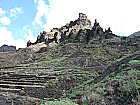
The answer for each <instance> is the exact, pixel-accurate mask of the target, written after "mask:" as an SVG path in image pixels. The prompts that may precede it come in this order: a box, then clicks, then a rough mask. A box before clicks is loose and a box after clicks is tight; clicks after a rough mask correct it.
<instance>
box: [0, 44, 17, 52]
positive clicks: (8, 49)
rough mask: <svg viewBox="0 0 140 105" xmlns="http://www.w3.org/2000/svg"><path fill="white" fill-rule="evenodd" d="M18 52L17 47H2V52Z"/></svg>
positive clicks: (0, 48)
mask: <svg viewBox="0 0 140 105" xmlns="http://www.w3.org/2000/svg"><path fill="white" fill-rule="evenodd" d="M9 51H16V46H8V45H3V46H1V47H0V52H9Z"/></svg>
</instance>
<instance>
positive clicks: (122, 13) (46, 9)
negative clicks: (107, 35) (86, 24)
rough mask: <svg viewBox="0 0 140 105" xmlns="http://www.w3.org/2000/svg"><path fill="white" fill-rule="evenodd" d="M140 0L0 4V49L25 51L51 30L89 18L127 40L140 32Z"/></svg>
mask: <svg viewBox="0 0 140 105" xmlns="http://www.w3.org/2000/svg"><path fill="white" fill-rule="evenodd" d="M139 3H140V1H139V0H123V1H122V0H117V1H113V0H104V1H102V0H82V1H80V0H59V1H58V0H0V46H1V45H3V44H8V45H16V46H17V48H22V47H26V42H27V41H28V40H31V41H35V40H36V37H37V35H38V34H39V33H40V32H41V31H43V30H46V31H49V30H50V29H52V28H56V27H58V28H60V27H61V26H63V25H65V24H66V23H68V22H70V21H73V20H75V19H77V18H78V13H79V12H83V13H85V14H87V16H88V18H89V19H90V20H91V22H92V24H93V23H94V20H95V19H97V21H98V22H99V23H100V25H101V27H103V28H104V29H105V28H108V27H111V30H112V31H113V33H114V34H117V35H120V36H128V35H130V34H132V33H134V32H137V31H140V21H139V19H140V15H139V12H138V10H140V7H139Z"/></svg>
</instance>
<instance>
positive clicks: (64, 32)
mask: <svg viewBox="0 0 140 105" xmlns="http://www.w3.org/2000/svg"><path fill="white" fill-rule="evenodd" d="M115 36H116V35H115V34H113V33H112V31H111V29H110V27H109V28H108V29H107V30H105V31H104V30H103V28H102V27H101V26H100V24H99V23H98V22H97V20H96V19H95V23H94V26H93V27H92V26H91V21H90V20H89V19H88V18H87V16H86V14H83V13H79V17H78V19H76V20H75V21H70V23H68V24H66V25H65V26H62V27H61V28H53V29H52V30H51V31H50V32H46V31H43V32H41V33H40V34H39V35H38V37H37V40H36V42H35V43H31V42H30V41H28V42H27V47H29V46H30V45H34V44H37V43H42V42H43V43H45V44H47V45H49V44H50V43H52V42H54V43H73V42H80V43H83V42H85V43H88V42H89V41H90V40H92V39H97V40H99V41H101V40H103V39H109V38H113V37H115Z"/></svg>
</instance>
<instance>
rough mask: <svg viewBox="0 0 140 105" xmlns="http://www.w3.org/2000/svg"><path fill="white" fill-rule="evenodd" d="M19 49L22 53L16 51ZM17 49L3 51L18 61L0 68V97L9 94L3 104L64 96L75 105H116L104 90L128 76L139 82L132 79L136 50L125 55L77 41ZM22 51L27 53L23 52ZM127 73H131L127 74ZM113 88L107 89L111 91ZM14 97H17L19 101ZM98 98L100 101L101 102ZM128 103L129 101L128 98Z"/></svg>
mask: <svg viewBox="0 0 140 105" xmlns="http://www.w3.org/2000/svg"><path fill="white" fill-rule="evenodd" d="M20 51H21V52H22V53H19V52H20ZM20 51H17V53H15V54H12V56H11V55H9V54H7V56H9V58H10V56H11V57H14V56H15V59H14V60H17V59H16V57H19V58H18V62H17V63H15V64H14V65H10V66H7V67H6V66H5V67H1V70H0V74H1V75H0V80H1V81H0V92H1V95H0V96H1V97H2V98H0V100H7V99H6V98H4V94H7V96H8V97H9V104H8V102H7V101H4V102H5V105H11V103H12V102H13V103H14V104H16V103H17V105H24V104H29V105H30V103H32V104H35V105H39V103H41V102H42V103H43V102H44V101H48V102H49V101H50V100H55V99H57V100H65V99H66V98H69V99H71V100H72V101H73V102H75V103H78V104H79V105H82V104H88V105H97V104H98V103H100V104H103V103H104V104H107V105H109V103H110V102H112V103H113V104H116V103H117V102H118V101H115V100H114V98H116V96H114V95H112V96H110V94H109V95H107V96H104V94H107V93H106V92H108V91H110V90H108V89H110V88H111V89H112V88H113V89H114V86H115V85H116V83H118V82H119V83H121V82H124V80H125V81H126V82H127V81H128V83H130V82H131V81H130V79H129V78H133V79H132V81H134V82H136V84H137V83H138V81H139V80H138V79H137V78H138V77H137V78H134V76H135V75H137V74H138V73H139V69H140V65H139V61H137V60H140V53H139V51H137V52H134V50H130V52H131V53H130V52H129V54H128V53H127V52H122V51H121V50H119V48H118V49H117V48H114V49H113V48H109V47H108V48H107V46H105V47H104V46H103V45H96V47H95V46H94V45H92V44H90V45H84V44H81V43H73V44H72V43H70V44H65V45H58V46H55V47H54V48H48V47H46V48H41V49H40V51H39V52H32V51H30V50H29V49H22V50H20ZM26 51H28V52H29V53H26V54H24V53H25V52H26ZM23 52H24V53H23ZM3 54H4V53H3ZM20 54H22V55H20ZM13 55H14V56H13ZM17 55H18V56H17ZM23 55H25V57H23ZM7 56H6V57H7ZM3 57H4V56H3ZM27 58H28V59H27ZM4 60H7V58H6V59H4ZM20 61H21V62H20ZM9 62H10V61H9ZM12 62H13V61H12ZM135 62H138V63H135ZM125 69H126V70H127V71H126V70H125ZM129 72H130V73H135V75H134V76H133V77H131V75H129V74H128V73H129ZM122 73H123V74H124V75H123V76H122V75H121V74H122ZM118 75H119V76H118ZM125 76H128V77H127V78H128V79H125V78H124V77H125ZM138 76H139V75H138ZM108 78H109V79H108ZM114 78H115V80H114ZM117 78H119V79H118V80H117ZM122 78H123V79H122ZM120 80H121V81H120ZM113 84H114V85H113ZM137 86H138V87H137V88H136V87H135V88H136V92H137V93H139V92H138V91H139V84H137ZM96 88H97V89H96ZM98 89H99V90H98ZM100 89H101V90H100ZM113 89H112V90H111V91H114V90H113ZM130 90H131V88H130ZM132 90H133V89H132ZM113 94H116V93H113ZM15 97H20V101H18V100H17V99H18V98H15ZM25 97H26V98H25ZM108 97H111V99H108ZM124 97H125V96H124ZM137 98H138V94H136V95H135V99H134V100H135V101H136V100H138V99H137ZM31 99H32V100H31ZM101 100H104V101H103V103H101ZM1 102H2V101H1ZM4 102H3V103H4ZM21 102H22V103H21ZM123 102H124V101H122V102H121V101H120V103H119V104H120V105H122V103H123ZM129 103H133V102H132V98H131V99H130V100H129ZM100 104H99V105H100ZM104 104H103V105H104ZM119 104H117V105H119ZM46 105H47V104H46ZM111 105H112V104H111ZM124 105H125V104H124ZM126 105H127V104H126Z"/></svg>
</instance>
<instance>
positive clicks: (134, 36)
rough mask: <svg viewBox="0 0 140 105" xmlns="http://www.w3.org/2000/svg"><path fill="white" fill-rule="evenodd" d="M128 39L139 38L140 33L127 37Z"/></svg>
mask: <svg viewBox="0 0 140 105" xmlns="http://www.w3.org/2000/svg"><path fill="white" fill-rule="evenodd" d="M129 38H140V31H138V32H135V33H133V34H131V35H129Z"/></svg>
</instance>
